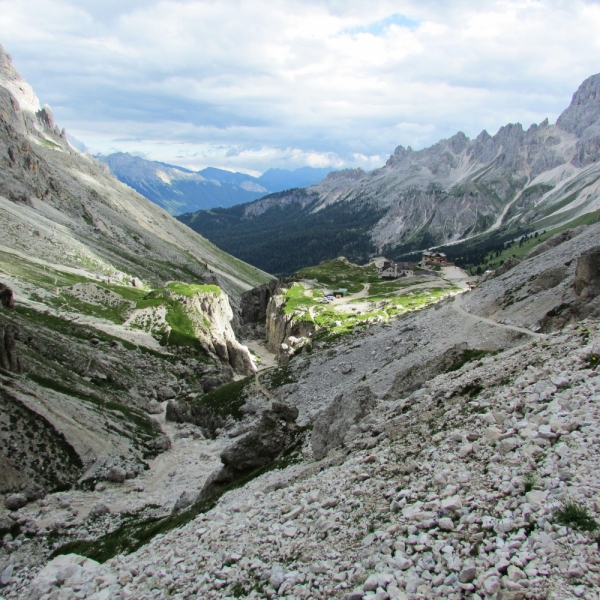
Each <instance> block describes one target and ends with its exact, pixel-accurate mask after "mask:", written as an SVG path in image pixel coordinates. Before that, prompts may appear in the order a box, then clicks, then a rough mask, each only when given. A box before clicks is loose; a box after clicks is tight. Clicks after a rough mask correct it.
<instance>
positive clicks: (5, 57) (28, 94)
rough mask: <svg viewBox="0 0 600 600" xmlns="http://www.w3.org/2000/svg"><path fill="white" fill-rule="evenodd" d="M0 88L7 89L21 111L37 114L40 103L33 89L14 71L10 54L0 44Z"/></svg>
mask: <svg viewBox="0 0 600 600" xmlns="http://www.w3.org/2000/svg"><path fill="white" fill-rule="evenodd" d="M0 86H3V87H5V88H7V89H8V90H9V91H10V93H11V94H12V95H13V96H14V97H15V99H16V100H17V102H18V103H19V107H20V109H21V110H27V111H29V112H32V113H37V112H38V111H39V110H40V109H41V107H40V101H39V100H38V97H37V96H36V95H35V92H34V91H33V88H32V87H31V86H30V85H29V84H28V83H27V82H26V81H25V80H24V79H23V78H22V77H21V75H20V74H19V72H18V71H17V70H16V69H15V67H14V65H13V63H12V58H11V56H10V54H9V53H8V52H7V51H6V50H5V49H4V46H2V44H0Z"/></svg>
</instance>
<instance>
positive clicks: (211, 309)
mask: <svg viewBox="0 0 600 600" xmlns="http://www.w3.org/2000/svg"><path fill="white" fill-rule="evenodd" d="M166 293H167V294H168V295H169V296H171V297H172V298H174V299H175V300H177V301H178V302H180V303H181V304H182V305H183V306H184V307H185V312H186V314H187V315H188V316H189V318H190V320H191V321H192V323H193V327H194V333H195V335H196V337H197V338H198V339H199V340H201V341H202V342H203V344H204V345H205V347H206V348H207V350H208V352H209V353H210V354H211V355H212V356H213V357H214V358H215V359H217V360H220V361H221V362H222V363H224V364H226V365H230V366H231V368H232V369H233V370H234V371H235V372H237V373H240V374H242V375H248V374H250V373H254V372H255V371H256V365H255V364H254V360H253V359H252V356H251V355H250V351H249V350H248V348H247V347H246V346H243V345H242V344H240V343H239V342H238V341H237V339H236V336H235V332H234V330H233V328H232V325H231V322H232V320H233V311H232V309H231V305H230V303H229V298H228V296H227V294H224V293H223V292H222V291H221V290H218V291H202V292H198V293H195V294H193V295H191V296H188V295H183V294H177V293H171V292H168V291H167V292H166Z"/></svg>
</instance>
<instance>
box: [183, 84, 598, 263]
mask: <svg viewBox="0 0 600 600" xmlns="http://www.w3.org/2000/svg"><path fill="white" fill-rule="evenodd" d="M599 89H600V75H593V76H592V77H590V78H588V79H587V80H586V81H585V82H584V83H582V85H581V86H580V88H579V90H578V91H577V92H576V93H575V94H574V96H573V100H572V103H571V105H570V106H569V107H568V108H567V109H566V110H565V111H564V112H563V113H562V115H561V116H560V117H559V119H558V121H557V123H556V124H554V125H551V124H549V123H548V120H547V119H546V120H545V121H543V122H542V123H540V124H539V125H535V124H534V125H531V127H529V129H527V130H524V129H523V127H522V125H521V124H519V123H516V124H509V125H506V126H504V127H501V128H500V130H499V131H498V132H497V133H496V134H495V135H493V136H492V135H490V134H488V133H487V131H482V132H481V133H480V134H479V135H478V136H477V137H476V138H475V139H474V140H471V139H469V138H467V136H465V135H464V133H462V132H459V133H457V134H456V135H454V136H453V137H451V138H449V139H446V140H441V141H440V142H438V143H437V144H435V145H433V146H431V147H430V148H425V149H423V150H418V151H414V150H412V149H411V148H410V147H409V148H404V147H403V146H398V147H397V148H396V150H395V151H394V153H393V154H392V156H390V158H389V159H388V161H387V163H386V165H385V166H384V167H383V168H381V169H375V170H373V171H371V172H369V173H362V172H361V171H360V170H350V171H342V172H338V173H335V174H331V175H329V176H328V177H327V178H325V179H324V180H323V181H322V182H320V183H318V184H317V185H314V186H312V187H310V188H308V189H307V190H306V192H305V193H303V194H298V193H296V192H290V193H283V194H278V195H272V196H267V197H265V198H263V199H261V200H258V201H255V202H253V203H250V204H247V205H245V206H244V207H243V209H242V208H241V207H237V208H236V210H235V211H233V210H229V211H226V210H225V211H221V212H219V213H215V214H212V213H197V214H196V215H193V216H186V217H185V218H184V219H183V220H184V222H186V223H187V224H189V225H190V227H192V228H194V229H195V230H197V231H199V232H201V233H203V234H204V235H207V236H208V237H209V238H210V239H212V240H213V241H215V243H217V244H218V245H219V246H220V247H223V248H225V249H227V250H229V251H231V252H233V253H234V254H236V255H237V256H243V257H244V258H245V259H246V260H249V261H250V262H252V263H253V264H257V265H267V264H269V263H268V256H269V255H270V252H269V251H271V253H272V252H273V249H274V248H275V247H276V246H277V245H278V244H281V243H282V239H283V238H284V237H285V236H290V235H293V234H294V231H295V230H297V229H298V228H299V227H310V228H314V227H315V225H314V224H313V223H319V222H320V221H319V215H321V221H322V224H323V226H326V224H327V223H329V222H331V223H332V224H333V223H334V222H335V220H336V218H339V216H340V215H341V214H344V215H345V214H347V213H352V212H354V213H358V212H360V211H363V212H364V213H365V214H366V215H369V218H364V219H363V220H364V222H365V223H364V226H362V227H361V226H360V225H358V226H357V229H356V230H357V233H359V234H361V235H365V236H366V237H367V238H368V243H367V242H365V244H363V246H361V250H360V251H358V249H357V248H356V247H353V246H352V245H349V244H348V242H347V241H346V240H344V239H342V238H340V240H339V241H338V242H337V243H335V241H333V243H331V244H330V245H331V249H330V250H329V251H330V252H331V254H330V255H329V256H326V257H325V258H334V257H335V256H339V255H345V256H348V257H349V258H351V259H352V260H356V261H358V260H359V259H364V256H365V255H367V256H368V254H369V253H385V254H389V253H396V254H398V253H402V252H408V251H413V250H419V249H426V248H428V247H431V246H434V245H441V244H446V243H449V242H452V243H454V242H456V241H458V240H463V239H469V238H471V237H473V236H477V235H482V234H484V233H486V232H487V234H492V233H494V232H497V233H500V232H501V233H502V234H507V233H510V232H511V231H514V232H515V234H514V235H515V236H517V235H518V234H517V233H516V232H521V233H520V235H522V233H523V232H533V231H538V230H539V231H541V230H543V229H548V228H552V227H555V226H557V225H558V224H561V223H567V222H569V221H571V220H574V219H576V218H578V217H581V216H582V215H585V214H587V213H593V212H596V211H598V210H599V209H600V195H599V192H598V181H599V177H600V173H599V171H598V169H599V167H598V157H599V155H598V148H599V147H600V142H599V140H600V137H599V135H600V134H599V129H598V128H599V127H600V125H599V111H600V101H599V99H598V98H599V95H598V90H599ZM287 213H290V214H293V218H290V219H289V223H288V222H286V219H287V217H286V215H287ZM276 215H279V218H278V219H276V218H275V216H276ZM282 222H283V224H282ZM225 227H227V229H228V230H231V229H232V228H233V231H234V232H235V233H236V235H238V236H240V237H242V238H243V239H244V243H245V245H240V244H238V243H237V242H234V241H230V240H227V239H226V236H225V235H224V232H225V229H224V228H225ZM332 227H333V225H331V226H330V228H329V229H330V233H331V234H333V233H334V232H335V229H333V228H332ZM261 240H262V241H261ZM334 240H335V238H334ZM344 245H346V247H344ZM296 252H297V253H302V252H305V249H304V248H300V249H298V250H297V251H296ZM293 254H294V250H291V255H292V256H293ZM320 260H323V257H321V256H319V257H318V259H317V260H313V261H312V263H308V264H316V263H317V262H319V261H320ZM302 266H306V264H305V265H302ZM294 267H295V265H294ZM295 268H297V267H295ZM271 270H272V271H273V269H271Z"/></svg>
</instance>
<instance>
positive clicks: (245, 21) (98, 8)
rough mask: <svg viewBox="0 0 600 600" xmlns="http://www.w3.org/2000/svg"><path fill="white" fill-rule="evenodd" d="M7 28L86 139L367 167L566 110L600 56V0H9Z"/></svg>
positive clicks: (16, 52)
mask: <svg viewBox="0 0 600 600" xmlns="http://www.w3.org/2000/svg"><path fill="white" fill-rule="evenodd" d="M0 43H2V44H3V45H4V46H5V48H6V49H7V50H8V52H10V53H11V55H12V57H13V61H14V63H15V66H16V67H17V69H18V70H19V71H20V72H21V74H22V75H23V76H24V77H25V78H26V79H27V80H28V81H29V83H31V84H32V85H33V87H34V89H35V90H36V92H37V94H38V96H39V97H40V100H41V101H42V103H48V104H49V105H50V106H51V107H52V109H53V111H54V113H55V117H56V120H57V122H58V124H59V125H60V126H61V127H62V126H64V127H66V128H67V130H68V131H69V132H70V133H71V134H72V135H74V136H75V137H76V138H78V139H80V140H82V141H83V142H84V143H85V144H86V145H87V146H88V147H89V148H90V149H91V150H92V151H94V152H103V153H109V152H113V151H118V150H121V151H129V152H132V153H138V154H140V155H143V156H146V157H148V158H150V159H152V160H162V161H165V162H170V163H173V164H179V165H184V166H187V167H190V168H198V169H200V168H203V167H205V166H216V167H222V168H227V169H230V170H241V171H246V172H249V173H253V174H257V173H260V172H262V171H264V170H266V169H267V168H269V167H283V168H297V167H301V166H305V165H309V166H319V167H321V166H332V167H335V168H340V167H355V166H361V167H363V168H365V169H371V168H374V167H378V166H381V165H382V164H383V163H384V162H385V160H386V159H387V157H388V156H389V154H391V153H392V152H393V150H394V148H395V147H396V146H397V145H398V144H402V145H404V146H407V145H412V146H413V148H422V147H425V146H428V145H431V144H433V143H435V142H436V141H437V140H439V139H440V138H444V137H449V136H451V135H453V134H454V133H456V131H458V130H462V131H464V132H465V133H466V134H467V135H468V136H469V137H474V136H476V135H477V134H478V133H479V132H480V131H481V130H482V129H487V130H488V131H489V132H490V133H492V134H493V133H495V132H496V131H497V130H498V128H499V127H501V126H502V125H504V124H506V123H508V122H517V121H518V122H520V123H522V124H523V125H524V126H525V127H528V126H529V125H530V124H531V123H538V122H540V121H541V120H543V119H544V118H545V117H548V118H549V119H550V120H551V122H552V121H554V120H556V118H557V117H558V115H559V114H560V112H561V111H562V110H563V109H564V108H565V107H566V106H567V105H568V103H569V101H570V99H571V95H572V94H573V92H574V91H575V90H576V89H577V87H578V86H579V84H580V83H581V82H582V81H583V80H584V79H585V78H586V77H588V76H589V75H592V74H594V73H597V72H600V2H599V1H591V0H514V1H513V0H477V1H475V0H395V1H389V0H369V1H368V2H367V1H366V0H278V1H277V2H274V1H273V0H269V1H267V0H264V1H263V0H243V1H242V0H205V1H196V0H160V1H157V0H7V1H5V0H0Z"/></svg>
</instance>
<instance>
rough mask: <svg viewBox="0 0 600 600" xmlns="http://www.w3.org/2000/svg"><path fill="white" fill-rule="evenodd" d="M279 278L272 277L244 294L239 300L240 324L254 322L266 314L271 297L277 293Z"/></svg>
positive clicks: (279, 283) (279, 284)
mask: <svg viewBox="0 0 600 600" xmlns="http://www.w3.org/2000/svg"><path fill="white" fill-rule="evenodd" d="M280 286H281V280H279V279H273V280H272V281H269V282H268V283H264V284H263V285H260V286H258V287H256V288H253V289H251V290H249V291H247V292H245V293H244V294H242V298H241V301H240V317H241V319H240V320H241V322H242V324H247V323H255V322H256V321H259V320H261V319H264V318H265V317H266V315H267V307H268V306H269V301H270V300H271V297H272V296H274V295H275V294H276V293H277V289H278V288H279V287H280Z"/></svg>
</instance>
